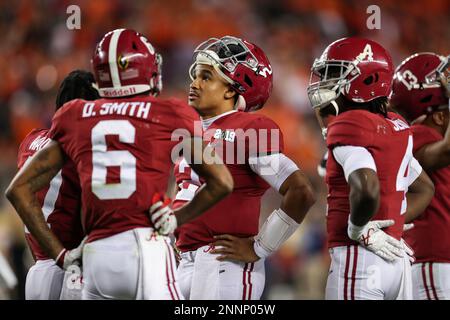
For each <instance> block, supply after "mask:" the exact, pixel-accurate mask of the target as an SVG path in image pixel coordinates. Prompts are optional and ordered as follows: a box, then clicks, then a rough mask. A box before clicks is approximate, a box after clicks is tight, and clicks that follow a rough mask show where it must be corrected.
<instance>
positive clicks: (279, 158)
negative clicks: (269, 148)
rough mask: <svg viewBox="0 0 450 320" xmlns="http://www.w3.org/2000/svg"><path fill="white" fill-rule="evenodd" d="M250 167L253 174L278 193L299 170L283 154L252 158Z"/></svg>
mask: <svg viewBox="0 0 450 320" xmlns="http://www.w3.org/2000/svg"><path fill="white" fill-rule="evenodd" d="M249 165H250V168H251V169H252V170H253V172H255V173H256V174H257V175H259V176H260V177H261V178H262V179H264V180H265V181H266V182H267V183H268V184H269V185H270V186H271V187H272V188H274V189H275V190H277V191H279V190H280V187H281V185H282V184H283V182H284V181H286V179H287V178H288V177H289V176H290V175H291V174H292V173H293V172H294V171H297V170H299V168H298V166H297V165H296V164H295V163H294V161H292V160H291V159H289V158H288V157H286V156H285V155H284V154H283V153H277V154H271V155H266V156H259V157H258V156H254V157H250V158H249Z"/></svg>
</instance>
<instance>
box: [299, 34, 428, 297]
mask: <svg viewBox="0 0 450 320" xmlns="http://www.w3.org/2000/svg"><path fill="white" fill-rule="evenodd" d="M392 76H393V65H392V61H391V57H390V55H389V54H388V52H387V51H386V50H385V49H384V48H383V47H382V46H381V45H379V44H378V43H376V42H374V41H371V40H368V39H362V38H356V37H350V38H344V39H340V40H337V41H335V42H333V43H331V44H330V45H329V46H328V47H327V48H326V49H325V51H324V52H323V54H322V55H321V57H320V58H318V59H316V60H315V62H314V64H313V66H312V73H311V81H310V84H309V86H308V96H309V98H310V101H311V104H312V106H313V108H314V109H315V112H316V114H317V118H318V120H319V124H320V125H321V127H322V129H323V133H324V135H325V136H326V141H327V146H328V160H327V164H326V182H327V185H328V191H329V193H328V199H327V202H328V212H327V232H328V247H329V252H330V255H331V259H332V262H331V266H330V271H329V275H328V281H327V287H326V296H325V297H326V299H339V300H341V299H343V300H353V299H386V300H389V299H410V298H411V295H412V289H411V285H412V284H411V270H410V269H411V265H410V261H409V259H410V257H409V255H408V254H406V253H409V254H412V252H411V251H410V249H408V247H407V246H406V245H405V244H404V242H402V241H401V235H402V232H403V229H404V223H405V216H406V217H409V218H408V220H411V219H412V217H415V216H417V215H418V214H419V213H420V212H422V211H423V210H424V209H425V207H426V205H427V204H428V203H429V201H430V200H431V198H432V195H433V184H432V182H431V181H430V180H429V178H428V176H427V175H426V174H425V173H424V172H423V171H422V168H421V167H420V165H419V164H418V162H417V161H416V160H415V159H414V158H413V155H412V148H413V141H412V135H411V131H410V128H409V125H408V124H407V123H406V121H405V120H404V119H403V118H402V117H401V116H398V115H397V114H394V113H392V112H388V111H387V97H388V96H389V93H390V90H391V83H392ZM408 187H409V188H410V189H409V191H410V194H408V206H407V205H406V204H407V197H406V192H407V191H408ZM408 220H407V221H406V222H409V221H408Z"/></svg>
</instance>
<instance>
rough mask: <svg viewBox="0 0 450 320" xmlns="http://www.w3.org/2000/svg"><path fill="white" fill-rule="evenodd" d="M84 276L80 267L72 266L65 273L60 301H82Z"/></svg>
mask: <svg viewBox="0 0 450 320" xmlns="http://www.w3.org/2000/svg"><path fill="white" fill-rule="evenodd" d="M82 279H83V276H82V272H81V269H80V267H79V266H78V265H76V264H74V265H71V266H70V267H69V268H68V269H67V270H66V271H65V272H64V280H63V283H62V288H61V294H60V297H59V299H60V300H81V291H82V290H83V282H82Z"/></svg>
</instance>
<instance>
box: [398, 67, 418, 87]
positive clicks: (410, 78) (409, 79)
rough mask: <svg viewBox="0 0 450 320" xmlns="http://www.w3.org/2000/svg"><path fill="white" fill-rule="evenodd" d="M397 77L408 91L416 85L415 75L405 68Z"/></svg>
mask: <svg viewBox="0 0 450 320" xmlns="http://www.w3.org/2000/svg"><path fill="white" fill-rule="evenodd" d="M399 78H400V81H401V82H402V83H403V84H404V85H405V87H406V88H407V89H408V90H409V91H410V90H411V89H413V88H414V87H415V86H416V85H417V77H416V76H415V75H414V74H413V73H412V72H411V71H409V70H405V71H404V72H403V74H402V75H400V77H399Z"/></svg>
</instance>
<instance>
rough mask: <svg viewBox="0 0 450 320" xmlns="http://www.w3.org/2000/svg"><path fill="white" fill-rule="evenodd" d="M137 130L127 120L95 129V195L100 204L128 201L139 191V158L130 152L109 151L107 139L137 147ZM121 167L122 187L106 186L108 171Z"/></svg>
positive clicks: (93, 168)
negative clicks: (137, 182)
mask: <svg viewBox="0 0 450 320" xmlns="http://www.w3.org/2000/svg"><path fill="white" fill-rule="evenodd" d="M135 134H136V129H135V128H134V127H133V125H132V124H131V123H130V122H129V121H128V120H104V121H100V122H99V123H97V124H96V125H95V126H94V128H92V134H91V142H92V192H93V193H94V194H95V195H96V196H97V197H98V198H99V199H101V200H111V199H127V198H129V197H130V196H131V195H132V194H133V192H134V191H136V158H135V157H134V156H133V155H132V154H131V152H129V151H127V150H112V151H108V149H107V145H106V135H117V136H119V141H120V142H122V143H134V139H135ZM112 166H116V167H120V183H106V175H107V167H112Z"/></svg>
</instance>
